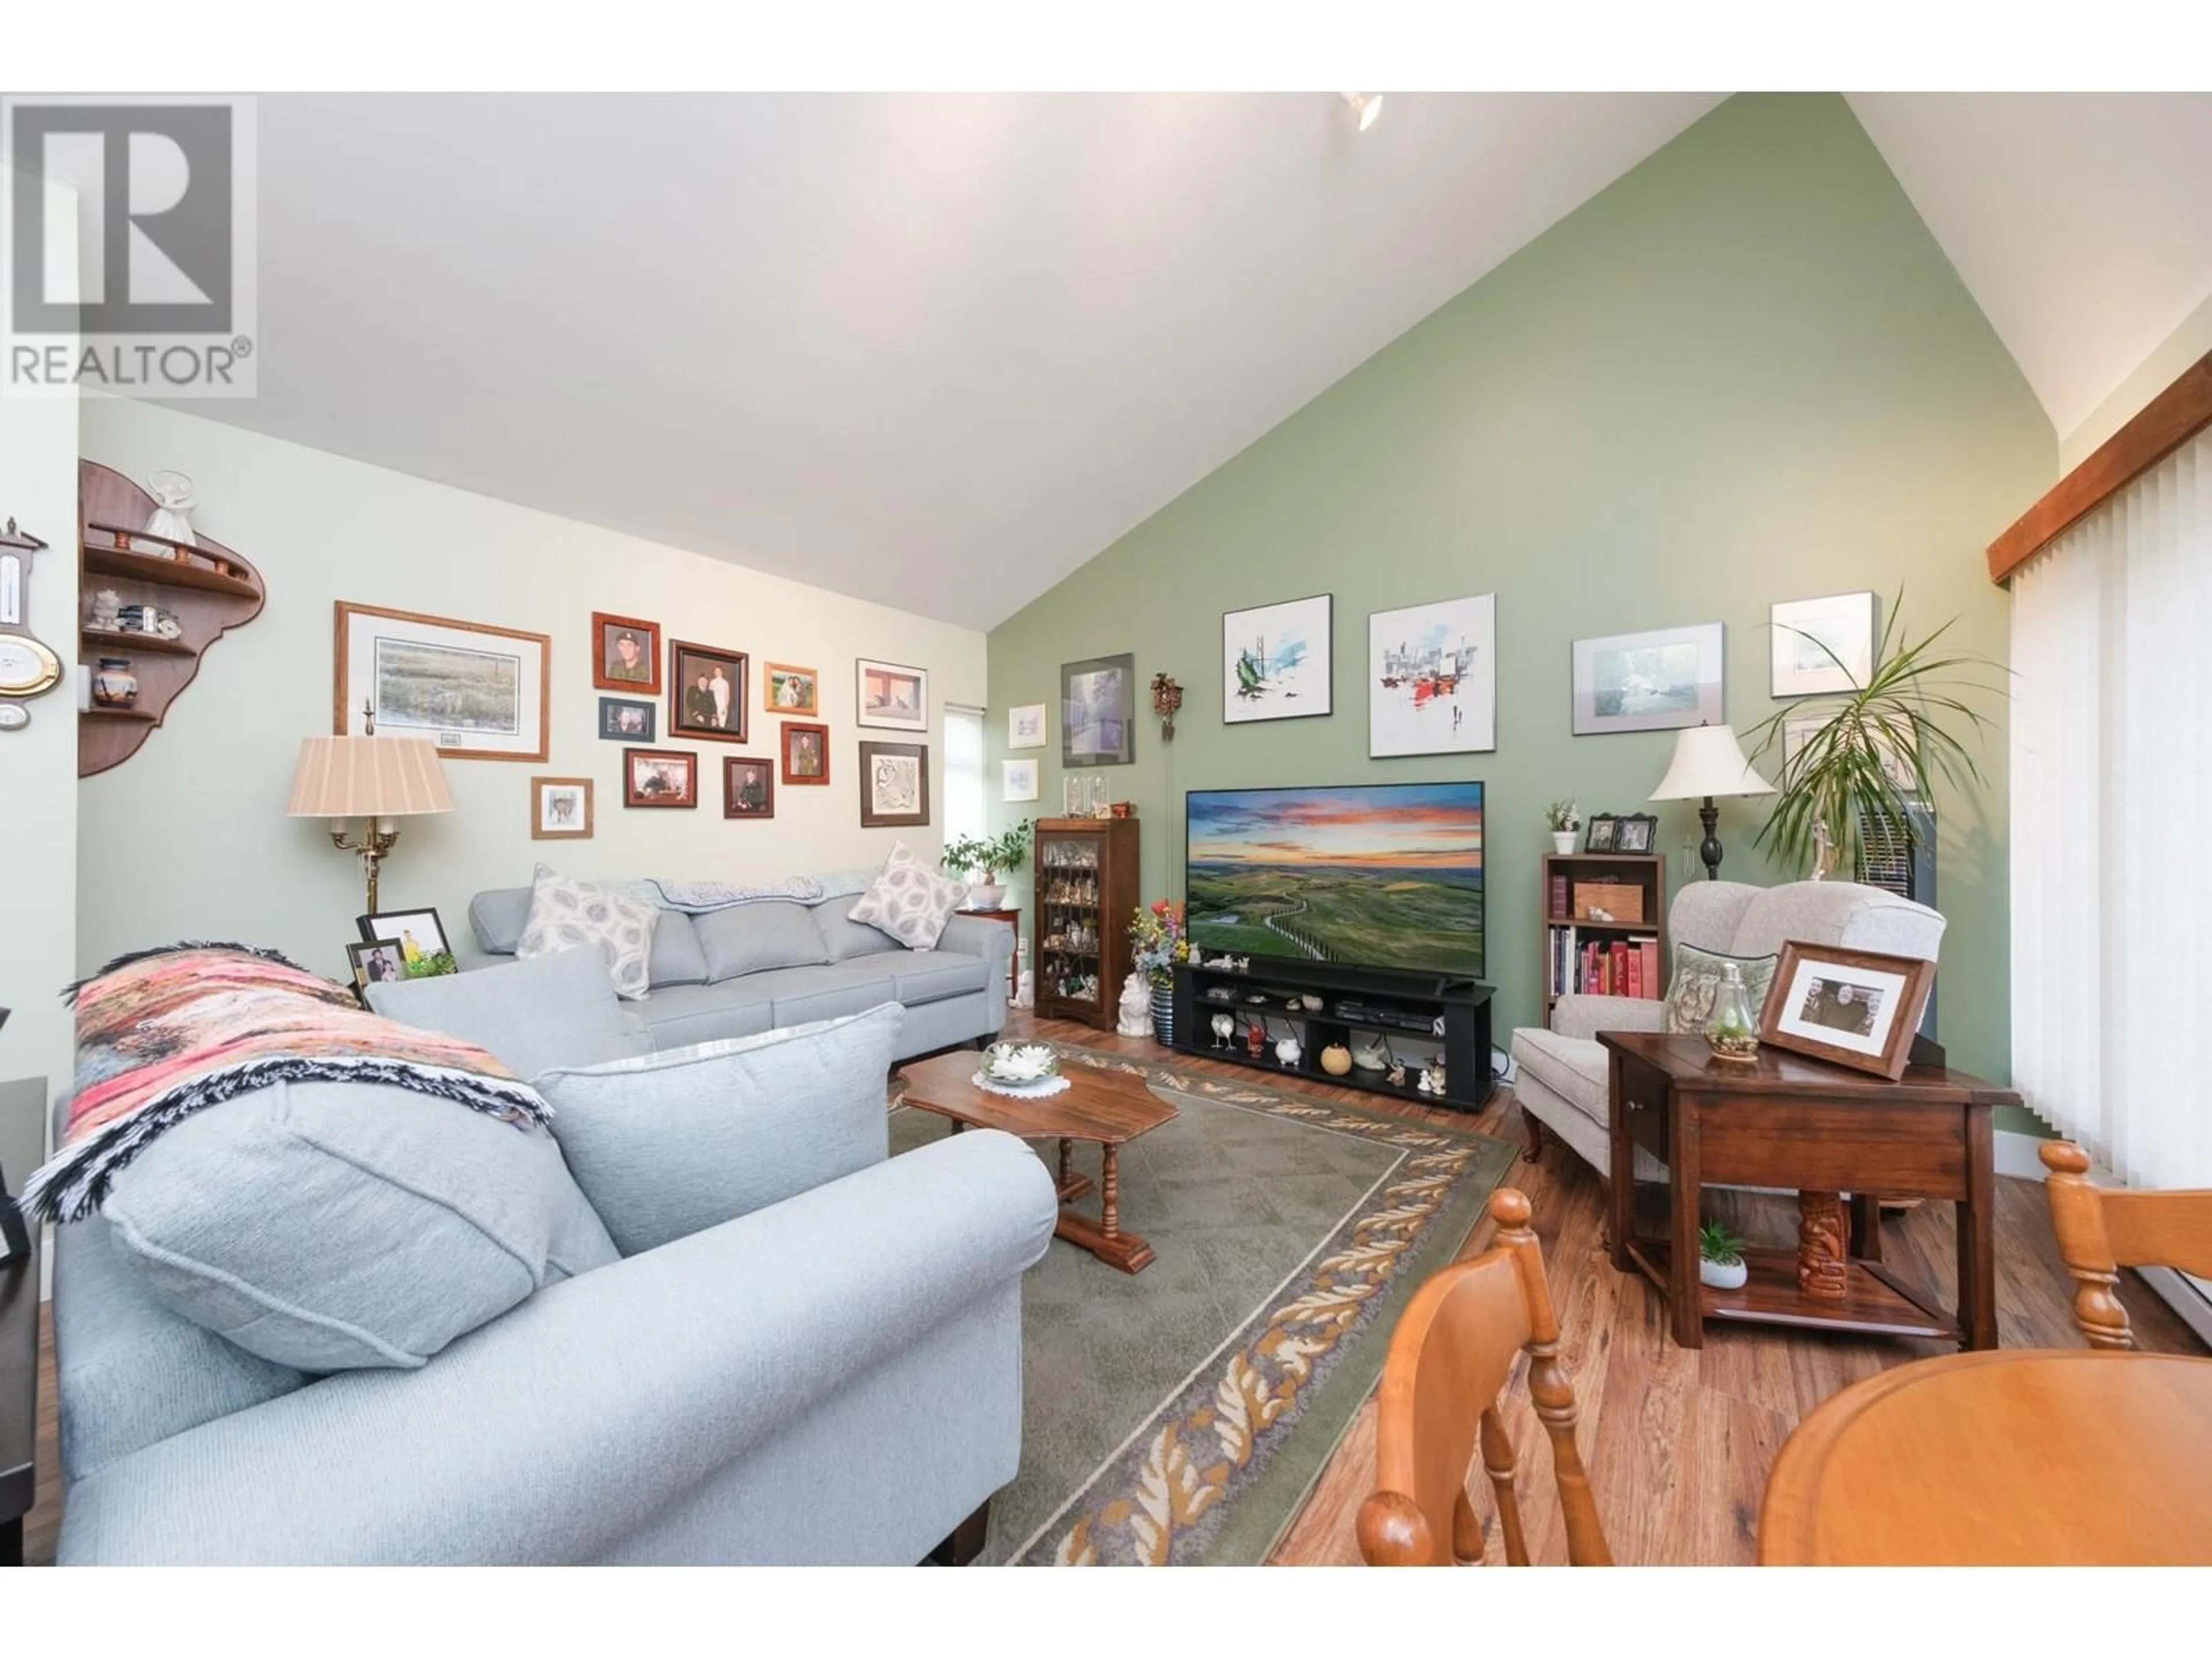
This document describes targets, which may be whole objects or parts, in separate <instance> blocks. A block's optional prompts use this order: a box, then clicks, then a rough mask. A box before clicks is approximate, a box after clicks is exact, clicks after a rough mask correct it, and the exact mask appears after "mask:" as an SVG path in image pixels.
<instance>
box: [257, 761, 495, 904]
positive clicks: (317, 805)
mask: <svg viewBox="0 0 2212 1659" xmlns="http://www.w3.org/2000/svg"><path fill="white" fill-rule="evenodd" d="M284 810H285V811H287V812H288V813H289V814H290V816H292V817H295V818H328V819H329V820H330V821H331V846H333V847H335V848H337V849H338V851H340V852H341V853H354V854H359V855H360V858H361V864H362V870H363V871H364V872H366V873H367V876H368V908H369V910H370V912H371V913H372V914H373V913H374V911H375V909H376V866H378V865H379V864H380V863H381V862H382V861H383V860H384V857H385V855H386V854H388V853H390V852H391V851H392V845H393V843H394V842H397V841H398V839H399V825H398V823H397V822H396V821H395V820H397V819H399V818H402V817H411V816H412V815H414V814H415V813H417V812H450V811H453V793H452V792H451V791H450V790H448V789H447V787H446V774H445V770H444V769H443V768H442V767H441V765H440V763H439V760H438V745H437V744H435V743H432V742H431V741H430V740H429V739H428V738H301V740H300V761H299V764H298V766H297V767H296V768H295V769H294V771H293V774H292V803H291V805H289V806H288V807H286V808H285V809H284ZM354 818H360V819H362V820H364V822H363V823H362V829H361V839H360V840H359V841H356V840H354V839H353V838H352V836H351V833H350V829H349V820H351V819H354Z"/></svg>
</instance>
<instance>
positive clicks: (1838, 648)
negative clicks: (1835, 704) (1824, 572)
mask: <svg viewBox="0 0 2212 1659" xmlns="http://www.w3.org/2000/svg"><path fill="white" fill-rule="evenodd" d="M1767 621H1768V631H1769V632H1770V633H1771V635H1773V662H1772V665H1771V671H1770V679H1769V683H1768V685H1767V691H1768V693H1769V695H1771V696H1777V697H1809V696H1820V694H1821V693H1823V692H1836V691H1856V690H1858V689H1859V688H1860V687H1861V686H1863V685H1864V684H1866V683H1867V679H1868V678H1869V676H1870V675H1871V674H1873V672H1874V621H1875V597H1874V595H1873V594H1872V593H1871V592H1866V593H1832V594H1830V595H1829V596H1828V597H1827V598H1826V599H1791V600H1790V601H1788V602H1787V603H1785V604H1782V605H1774V606H1771V607H1770V608H1769V610H1768V611H1767Z"/></svg>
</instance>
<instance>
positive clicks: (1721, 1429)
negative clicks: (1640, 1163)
mask: <svg viewBox="0 0 2212 1659" xmlns="http://www.w3.org/2000/svg"><path fill="white" fill-rule="evenodd" d="M1006 1035H1007V1036H1030V1035H1036V1036H1048V1037H1055V1038H1058V1039H1060V1041H1062V1042H1073V1043H1080V1044H1082V1045H1083V1046H1085V1047H1086V1048H1103V1049H1109V1050H1114V1051H1116V1052H1121V1053H1126V1054H1132V1055H1135V1056H1138V1057H1139V1058H1144V1059H1148V1060H1169V1059H1172V1060H1173V1062H1174V1063H1175V1064H1176V1065H1177V1066H1187V1067H1192V1068H1194V1069H1197V1070H1200V1071H1211V1072H1215V1073H1219V1074H1221V1075H1223V1076H1229V1077H1238V1076H1243V1077H1249V1076H1250V1075H1252V1073H1250V1071H1249V1068H1246V1067H1243V1066H1233V1065H1225V1064H1223V1063H1221V1062H1218V1061H1214V1060H1202V1059H1194V1058H1193V1057H1192V1056H1189V1055H1185V1054H1176V1055H1172V1056H1170V1054H1168V1052H1167V1051H1166V1050H1164V1049H1163V1048H1160V1047H1159V1046H1158V1044H1157V1043H1154V1042H1152V1041H1151V1040H1150V1039H1149V1038H1143V1037H1121V1036H1113V1035H1111V1034H1109V1033H1104V1032H1099V1031H1094V1030H1091V1028H1090V1027H1088V1026H1085V1025H1078V1024H1073V1022H1070V1021H1066V1020H1047V1019H1036V1018H1032V1017H1031V1016H1030V1015H1028V1014H1024V1013H1016V1014H1014V1015H1013V1016H1012V1018H1011V1019H1010V1020H1009V1022H1008V1025H1007V1031H1006ZM1282 1086H1285V1087H1290V1088H1295V1089H1297V1090H1299V1091H1302V1092H1309V1093H1313V1094H1316V1095H1321V1096H1324V1097H1340V1098H1342V1099H1346V1100H1348V1101H1352V1102H1353V1103H1357V1104H1359V1105H1362V1106H1367V1107H1372V1108H1376V1109H1383V1110H1401V1111H1402V1112H1403V1113H1404V1115H1407V1116H1408V1117H1411V1118H1415V1119H1420V1118H1435V1119H1437V1121H1447V1122H1450V1123H1454V1124H1456V1125H1458V1126H1459V1127H1474V1128H1476V1129H1480V1130H1482V1131H1484V1132H1485V1133H1490V1134H1496V1135H1501V1136H1505V1137H1509V1138H1511V1139H1516V1140H1520V1139H1522V1138H1523V1130H1522V1120H1521V1113H1520V1109H1519V1108H1518V1107H1516V1106H1515V1105H1514V1104H1513V1103H1512V1097H1511V1094H1510V1091H1506V1090H1500V1091H1498V1095H1497V1096H1496V1097H1495V1098H1493V1100H1492V1103H1491V1104H1490V1106H1489V1108H1488V1109H1486V1110H1485V1111H1484V1112H1482V1113H1481V1114H1480V1115H1479V1116H1477V1117H1475V1118H1474V1119H1473V1120H1471V1121H1470V1120H1469V1119H1468V1117H1466V1116H1465V1115H1462V1114H1459V1113H1440V1112H1431V1111H1427V1110H1425V1109H1421V1108H1419V1107H1414V1106H1404V1107H1400V1106H1398V1105H1397V1103H1395V1102H1392V1101H1389V1100H1387V1099H1385V1098H1383V1097H1380V1096H1376V1095H1372V1094H1368V1093H1365V1092H1363V1091H1354V1090H1347V1089H1330V1088H1326V1087H1323V1086H1321V1085H1315V1084H1312V1083H1310V1082H1307V1081H1305V1080H1304V1079H1298V1080H1295V1081H1293V1080H1290V1079H1284V1080H1283V1082H1282ZM1506 1180H1507V1182H1508V1183H1509V1184H1510V1185H1512V1186H1516V1187H1518V1188H1521V1190H1522V1192H1524V1193H1526V1194H1528V1198H1529V1201H1530V1202H1531V1203H1532V1204H1533V1205H1534V1208H1535V1228H1536V1234H1537V1237H1539V1238H1540V1239H1541V1240H1542V1242H1543V1246H1544V1267H1545V1271H1546V1273H1547V1274H1548V1275H1549V1277H1550V1279H1551V1284H1552V1297H1553V1301H1554V1302H1555V1303H1556V1304H1558V1309H1559V1326H1560V1347H1561V1352H1562V1354H1563V1356H1564V1357H1565V1360H1566V1363H1567V1365H1568V1368H1569V1370H1570V1371H1571V1374H1572V1376H1573V1378H1574V1388H1575V1398H1576V1400H1577V1402H1578V1403H1579V1405H1580V1407H1581V1408H1582V1449H1583V1462H1585V1463H1586V1464H1587V1465H1588V1466H1589V1474H1590V1481H1591V1485H1592V1486H1594V1487H1595V1492H1596V1496H1597V1506H1598V1513H1599V1515H1600V1516H1601V1518H1602V1519H1603V1521H1604V1523H1605V1530H1606V1537H1607V1541H1608V1542H1609V1543H1610V1544H1611V1545H1612V1547H1613V1558H1614V1559H1616V1560H1618V1561H1620V1562H1622V1563H1623V1564H1626V1565H1646V1566H1662V1565H1672V1566H1726V1565H1748V1564H1749V1563H1750V1561H1751V1560H1752V1557H1753V1547H1754V1545H1755V1542H1756V1540H1757V1537H1758V1526H1759V1495H1760V1493H1761V1492H1763V1491H1764V1490H1765V1484H1766V1471H1767V1467H1768V1465H1769V1464H1770V1463H1771V1462H1773V1459H1774V1455H1775V1453H1776V1452H1777V1451H1778V1450H1779V1449H1781V1446H1782V1443H1783V1441H1784V1440H1785V1439H1787V1438H1788V1437H1789V1435H1790V1430H1791V1429H1792V1428H1794V1427H1796V1424H1797V1421H1798V1419H1800V1418H1801V1417H1802V1416H1803V1415H1804V1414H1805V1413H1807V1412H1808V1411H1810V1410H1811V1409H1812V1408H1813V1407H1815V1406H1817V1405H1819V1404H1820V1401H1824V1400H1826V1398H1828V1396H1829V1395H1832V1394H1834V1393H1835V1392H1836V1391H1837V1390H1838V1389H1842V1388H1844V1387H1845V1386H1847V1385H1848V1384H1850V1383H1856V1382H1857V1381H1858V1380H1859V1379H1860V1378H1861V1377H1864V1376H1872V1375H1873V1374H1874V1373H1875V1372H1876V1371H1879V1370H1883V1369H1885V1368H1886V1367H1887V1366H1891V1365H1897V1364H1904V1363H1905V1361H1907V1360H1911V1359H1917V1358H1924V1357H1926V1356H1929V1355H1931V1354H1937V1353H1946V1352H1953V1350H1952V1349H1951V1347H1950V1346H1949V1345H1948V1344H1944V1343H1939V1342H1916V1341H1905V1340H1873V1339H1863V1338H1855V1337H1850V1336H1841V1335H1832V1334H1826V1333H1820V1332H1804V1333H1796V1332H1789V1331H1784V1330H1779V1329H1748V1328H1741V1329H1740V1328H1727V1327H1713V1326H1709V1327H1707V1328H1706V1331H1705V1346H1704V1347H1703V1348H1702V1349H1698V1350H1691V1349H1686V1348H1678V1347H1676V1346H1674V1343H1673V1341H1672V1340H1670V1339H1669V1338H1668V1335H1667V1329H1666V1310H1665V1304H1663V1303H1662V1300H1661V1299H1660V1297H1659V1293H1658V1291H1656V1290H1655V1289H1654V1288H1653V1287H1652V1286H1651V1285H1649V1284H1647V1283H1646V1282H1645V1281H1644V1279H1643V1277H1642V1276H1641V1275H1640V1274H1632V1273H1616V1272H1614V1271H1613V1266H1612V1264H1611V1263H1610V1262H1609V1261H1607V1258H1606V1252H1605V1246H1604V1228H1605V1186H1604V1183H1603V1182H1601V1181H1600V1180H1599V1178H1598V1176H1597V1175H1596V1172H1595V1171H1594V1170H1591V1169H1590V1167H1589V1165H1588V1164H1584V1163H1583V1161H1582V1160H1581V1159H1580V1158H1577V1157H1576V1156H1575V1155H1574V1153H1572V1152H1570V1151H1568V1150H1567V1149H1566V1148H1565V1146H1561V1145H1560V1144H1559V1142H1558V1141H1557V1140H1553V1141H1551V1142H1549V1143H1548V1144H1547V1146H1546V1149H1545V1152H1544V1155H1543V1159H1542V1161H1541V1163H1540V1164H1530V1163H1528V1159H1527V1158H1526V1157H1525V1155H1524V1156H1523V1158H1522V1160H1521V1161H1520V1162H1519V1163H1518V1164H1516V1165H1515V1166H1514V1169H1513V1170H1512V1172H1511V1173H1510V1175H1509V1176H1507V1177H1506ZM1997 1188H1998V1192H1997V1213H1996V1242H1997V1315H1998V1334H1999V1337H2000V1340H2002V1344H2003V1346H2006V1347H2008V1348H2071V1347H2080V1346H2084V1345H2083V1343H2082V1340H2081V1336H2080V1335H2079V1334H2078V1333H2077V1332H2076V1331H2075V1327H2074V1318H2073V1315H2072V1313H2071V1312H2070V1311H2069V1301H2070V1288H2071V1281H2070V1280H2069V1279H2067V1277H2066V1270H2065V1267H2064V1265H2063V1263H2062V1262H2061V1261H2059V1259H2058V1249H2057V1244H2056V1243H2055V1242H2054V1241H2053V1239H2052V1237H2051V1224H2050V1218H2049V1215H2048V1213H2047V1212H2046V1211H2045V1208H2044V1202H2043V1193H2042V1190H2041V1188H2039V1186H2038V1185H2037V1184H2036V1183H2035V1182H2031V1181H2021V1180H2016V1179H2013V1178H2010V1177H2008V1176H1999V1177H1998V1178H1997ZM1706 1196H1707V1201H1708V1203H1709V1204H1710V1205H1711V1206H1712V1209H1713V1211H1714V1212H1715V1213H1717V1214H1718V1215H1721V1216H1722V1217H1723V1218H1726V1219H1729V1221H1730V1223H1731V1225H1734V1226H1735V1229H1736V1231H1738V1232H1740V1233H1741V1234H1743V1235H1744V1236H1745V1237H1747V1238H1749V1239H1750V1240H1751V1241H1752V1242H1753V1243H1777V1244H1786V1243H1794V1242H1795V1240H1796V1205H1795V1204H1794V1203H1793V1202H1792V1201H1791V1200H1788V1199H1782V1198H1765V1197H1759V1196H1757V1195H1754V1194H1735V1193H1720V1192H1714V1193H1709V1194H1707V1195H1706ZM1491 1231H1492V1230H1491V1227H1490V1225H1489V1224H1488V1223H1487V1222H1485V1223H1484V1224H1483V1225H1481V1226H1480V1227H1478V1228H1477V1229H1476V1230H1475V1231H1474V1235H1473V1236H1472V1237H1470V1238H1469V1239H1468V1243H1467V1246H1466V1249H1465V1251H1464V1252H1463V1253H1464V1254H1468V1255H1473V1254H1476V1253H1478V1252H1480V1251H1481V1250H1482V1249H1486V1248H1487V1247H1488V1245H1489V1243H1490V1233H1491ZM1952 1237H1953V1233H1952V1221H1951V1206H1949V1205H1948V1204H1936V1203H1929V1204H1923V1205H1921V1206H1918V1207H1917V1209H1912V1210H1909V1211H1907V1212H1905V1213H1904V1214H1903V1215H1901V1216H1891V1217H1888V1218H1886V1219H1885V1223H1884V1226H1883V1230H1882V1249H1883V1253H1884V1255H1885V1258H1886V1259H1887V1261H1889V1262H1890V1263H1891V1264H1892V1265H1893V1266H1894V1267H1896V1268H1897V1269H1898V1270H1899V1272H1901V1273H1906V1274H1908V1275H1910V1276H1911V1277H1912V1278H1913V1279H1917V1281H1918V1282H1920V1283H1922V1284H1924V1285H1929V1286H1932V1287H1933V1288H1935V1289H1936V1291H1937V1292H1938V1294H1939V1295H1941V1296H1942V1297H1943V1298H1944V1299H1945V1300H1946V1301H1947V1302H1948V1300H1949V1299H1950V1298H1951V1297H1952V1294H1953V1291H1954V1289H1955V1282H1954V1272H1953V1265H1952V1258H1951V1249H1952ZM2122 1281H2123V1282H2122V1285H2121V1288H2120V1299H2121V1300H2122V1301H2123V1302H2124V1304H2126V1306H2127V1310H2128V1317H2129V1319H2130V1321H2131V1322H2133V1324H2134V1327H2135V1332H2136V1341H2137V1343H2138V1344H2140V1345H2141V1346H2143V1347H2145V1348H2148V1349H2152V1350H2154V1351H2157V1352H2169V1353H2202V1352H2204V1348H2203V1344H2201V1343H2199V1342H2198V1341H2197V1340H2196V1337H2195V1336H2194V1334H2192V1333H2191V1331H2190V1330H2189V1328H2187V1327H2186V1326H2185V1325H2183V1324H2182V1323H2181V1322H2180V1321H2179V1319H2177V1318H2176V1317H2175V1316H2174V1315H2173V1313H2172V1310H2169V1309H2168V1308H2167V1307H2166V1304H2165V1303H2163V1302H2161V1301H2160V1299H2159V1298H2158V1297H2156V1296H2155V1295H2154V1294H2153V1293H2152V1292H2151V1291H2149V1290H2148V1288H2146V1287H2145V1286H2144V1285H2142V1283H2141V1281H2139V1280H2138V1279H2136V1277H2135V1275H2134V1274H2133V1273H2124V1274H2123V1275H2122ZM57 1397H58V1396H57V1391H56V1389H55V1386H54V1375H53V1329H52V1321H51V1319H48V1320H46V1321H45V1322H42V1329H41V1334H40V1400H39V1434H40V1444H39V1502H38V1506H37V1507H36V1508H35V1509H33V1510H32V1511H31V1514H30V1515H29V1516H28V1517H27V1523H26V1526H25V1528H24V1555H25V1559H27V1560H28V1561H30V1562H31V1563H33V1564H37V1563H40V1562H48V1561H52V1559H53V1555H54V1544H55V1540H56V1538H57V1537H58V1534H59V1532H60V1528H61V1513H62V1502H61V1480H60V1474H59V1461H58V1457H57V1455H56V1451H55V1444H56V1440H55V1436H56V1429H57V1417H56V1412H55V1401H56V1399H57ZM1374 1412H1375V1406H1374V1401H1372V1400H1370V1401H1369V1402H1368V1403H1367V1405H1366V1407H1364V1409H1363V1410H1362V1411H1361V1413H1360V1415H1359V1417H1358V1419H1356V1420H1355V1421H1354V1422H1353V1424H1352V1428H1351V1431H1349V1432H1348V1433H1347V1434H1346V1436H1345V1439H1344V1443H1343V1444H1342V1445H1341V1446H1340V1447H1339V1448H1338V1449H1337V1452H1336V1455H1335V1456H1334V1458H1332V1459H1331V1460H1330V1462H1329V1464H1328V1468H1326V1469H1325V1470H1324V1471H1323V1472H1322V1478H1321V1480H1320V1482H1319V1484H1318V1485H1317V1486H1316V1487H1315V1490H1314V1493H1313V1496H1312V1497H1311V1498H1310V1499H1309V1500H1308V1501H1307V1503H1306V1506H1305V1508H1304V1511H1303V1512H1302V1513H1301V1514H1300V1515H1299V1516H1298V1518H1297V1521H1296V1522H1294V1523H1293V1524H1292V1526H1291V1530H1290V1532H1289V1533H1288V1534H1286V1535H1285V1538H1284V1540H1283V1541H1282V1543H1281V1545H1280V1546H1279V1547H1278V1548H1277V1549H1276V1551H1275V1554H1274V1557H1273V1560H1274V1562H1275V1564H1276V1565H1294V1566H1304V1565H1354V1564H1357V1563H1358V1559H1359V1549H1358V1544H1357V1542H1356V1541H1355V1539H1354V1534H1353V1530H1352V1528H1353V1519H1354V1516H1356V1515H1357V1514H1358V1509H1359V1504H1360V1501H1361V1499H1363V1498H1365V1497H1366V1495H1367V1492H1368V1490H1369V1488H1370V1485H1371V1484H1372V1482H1373V1479H1374V1474H1375V1425H1374ZM1505 1416H1506V1421H1507V1423H1508V1424H1509V1425H1510V1426H1511V1428H1512V1431H1513V1435H1514V1442H1515V1444H1516V1447H1517V1448H1518V1449H1519V1452H1520V1460H1521V1468H1522V1480H1521V1489H1522V1494H1523V1496H1522V1512H1523V1515H1524V1516H1525V1517H1526V1519H1527V1521H1528V1527H1529V1547H1530V1550H1531V1552H1532V1553H1534V1556H1535V1558H1536V1559H1537V1560H1538V1561H1540V1562H1544V1563H1552V1564H1560V1565H1564V1564H1565V1560H1566V1559H1567V1558H1566V1533H1565V1528H1563V1527H1562V1526H1561V1524H1560V1522H1559V1509H1558V1505H1557V1504H1556V1502H1555V1501H1554V1500H1553V1492H1552V1485H1551V1458H1550V1455H1549V1453H1548V1452H1547V1450H1546V1449H1544V1448H1543V1446H1542V1443H1541V1442H1542V1433H1541V1429H1540V1428H1539V1426H1538V1425H1537V1422H1536V1418H1535V1413H1534V1411H1533V1410H1532V1409H1531V1408H1530V1407H1529V1405H1528V1392H1527V1389H1526V1386H1525V1383H1524V1381H1523V1378H1522V1367H1519V1366H1516V1369H1515V1371H1514V1374H1513V1376H1512V1378H1511V1379H1510V1383H1508V1386H1507V1402H1506V1407H1505ZM1469 1491H1470V1492H1471V1494H1472V1496H1473V1498H1474V1506H1475V1512H1476V1513H1477V1514H1479V1515H1482V1516H1485V1517H1486V1519H1487V1520H1488V1525H1487V1535H1488V1544H1489V1548H1488V1552H1487V1559H1489V1560H1491V1561H1492V1562H1493V1563H1495V1562H1498V1561H1501V1560H1502V1559H1503V1556H1502V1554H1501V1553H1500V1552H1499V1548H1498V1536H1497V1526H1496V1522H1495V1521H1494V1519H1488V1518H1489V1517H1491V1514H1492V1511H1491V1507H1490V1500H1489V1494H1488V1491H1487V1483H1486V1482H1485V1481H1483V1480H1480V1478H1478V1479H1477V1480H1475V1481H1474V1483H1473V1485H1472V1486H1470V1488H1469Z"/></svg>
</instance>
